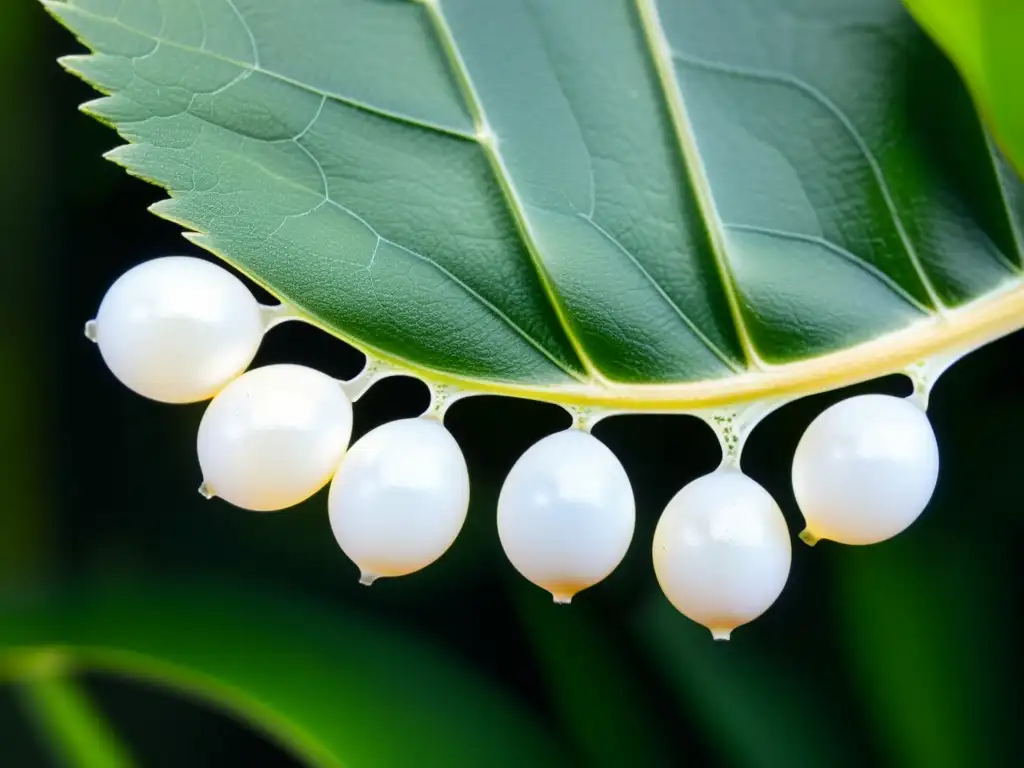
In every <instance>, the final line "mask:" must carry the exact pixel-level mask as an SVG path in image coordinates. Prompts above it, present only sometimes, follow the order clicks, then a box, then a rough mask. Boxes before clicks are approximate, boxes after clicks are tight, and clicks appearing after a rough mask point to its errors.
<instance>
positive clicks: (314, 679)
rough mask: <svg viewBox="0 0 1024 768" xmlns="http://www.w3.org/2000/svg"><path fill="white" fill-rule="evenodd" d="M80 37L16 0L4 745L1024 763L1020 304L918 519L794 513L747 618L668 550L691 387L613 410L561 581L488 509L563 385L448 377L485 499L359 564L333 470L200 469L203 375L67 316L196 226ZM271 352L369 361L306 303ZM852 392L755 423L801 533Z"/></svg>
mask: <svg viewBox="0 0 1024 768" xmlns="http://www.w3.org/2000/svg"><path fill="white" fill-rule="evenodd" d="M75 50H77V46H76V44H75V43H74V41H73V40H72V39H71V37H70V36H69V35H68V34H67V33H66V32H64V31H63V30H62V29H60V28H59V27H58V26H57V25H56V24H54V23H52V22H51V21H49V20H48V19H47V18H46V17H45V14H44V13H43V12H42V11H41V9H40V8H39V7H38V6H37V5H36V3H34V2H32V1H31V0H6V2H4V3H2V4H0V56H2V57H3V61H2V65H0V73H2V74H0V77H2V78H3V86H4V87H3V90H2V93H3V95H4V98H5V103H6V104H7V107H6V109H5V110H4V116H3V120H2V121H0V152H2V160H3V162H2V165H0V169H2V171H3V175H2V177H0V194H2V201H0V211H2V216H3V232H4V234H5V235H6V238H7V239H6V242H7V246H6V252H5V254H4V256H3V258H2V259H0V279H2V286H3V288H4V297H3V300H2V301H0V324H2V328H3V331H2V332H0V526H2V533H0V682H2V686H0V744H2V745H3V747H2V752H0V765H3V766H16V767H21V766H27V767H29V768H33V767H34V766H50V765H53V766H60V765H65V764H68V765H90V766H91V765H97V766H105V765H110V766H116V765H132V764H134V765H141V766H194V767H196V768H201V767H202V766H223V765H246V766H294V765H300V764H303V763H302V761H300V760H299V758H298V755H301V756H303V757H304V759H306V760H307V761H308V760H314V761H319V763H320V764H323V765H331V764H335V763H333V762H332V760H335V759H337V760H339V761H340V764H342V765H346V766H359V767H362V766H371V767H372V768H377V767H378V766H433V765H439V766H446V765H452V766H463V765H465V766H486V767H489V766H500V765H531V766H533V765H548V764H550V765H560V766H577V765H578V766H621V765H624V764H628V765H638V766H677V765H678V766H692V765H698V766H705V765H721V766H750V767H753V768H756V767H768V766H771V767H774V766H819V765H828V766H832V765H880V766H885V765H893V766H909V767H911V768H913V767H915V766H922V767H925V768H941V767H942V766H1002V765H1019V764H1022V763H1024V759H1022V756H1021V747H1020V741H1019V727H1020V723H1021V715H1022V711H1024V708H1022V706H1021V703H1020V699H1021V690H1022V685H1021V684H1022V682H1024V676H1022V662H1021V646H1022V643H1021V628H1022V625H1021V621H1022V607H1024V589H1022V585H1024V580H1022V579H1021V576H1022V572H1024V565H1022V563H1024V560H1022V558H1021V556H1020V553H1019V551H1020V542H1021V541H1022V533H1024V514H1022V512H1024V509H1022V507H1024V489H1022V487H1021V483H1020V478H1021V475H1020V472H1021V467H1022V463H1021V462H1022V459H1024V444H1022V441H1021V439H1020V435H1021V431H1022V428H1024V399H1022V398H1021V391H1022V384H1024V373H1022V367H1021V365H1020V359H1021V355H1022V352H1024V336H1022V335H1021V334H1017V335H1016V336H1014V337H1010V338H1007V339H1004V340H1002V341H1000V342H998V343H995V344H992V345H990V346H989V347H987V348H984V349H982V350H980V351H978V352H976V353H974V354H972V355H971V356H970V357H968V358H967V359H965V360H964V361H962V362H960V363H959V364H958V365H956V366H955V367H954V368H953V369H952V370H951V371H950V372H948V373H947V374H946V375H945V376H944V378H943V379H942V381H941V383H940V384H939V386H938V388H937V390H936V391H935V393H934V395H933V399H932V407H931V411H930V414H931V417H932V420H933V423H934V425H935V429H936V432H937V434H938V437H939V443H940V449H941V455H942V462H943V465H944V469H943V472H942V476H941V478H940V482H939V488H938V491H937V494H936V497H935V499H934V501H933V503H932V505H931V506H930V508H929V509H928V510H927V512H926V513H925V515H924V516H923V517H922V519H921V520H920V521H919V522H918V523H917V524H916V525H915V526H914V527H913V528H912V529H910V531H908V532H907V533H906V534H904V535H902V536H900V537H898V538H896V539H895V540H892V541H890V542H887V543H885V544H881V545H877V546H874V547H870V548H863V549H858V548H842V547H840V546H836V545H832V544H829V543H824V544H822V545H820V546H818V547H816V548H814V549H810V548H806V547H804V546H803V545H801V544H800V543H799V542H795V544H794V562H793V570H792V573H791V576H790V582H789V585H788V586H787V588H786V591H785V592H784V594H783V595H782V597H781V598H780V600H779V601H778V603H777V604H776V605H775V606H774V607H773V608H772V609H771V610H770V611H769V612H768V613H767V614H766V615H765V616H763V617H762V618H761V619H759V620H758V621H756V622H755V623H753V624H751V625H749V626H747V627H745V628H741V629H740V630H738V631H737V632H736V633H735V635H734V639H733V641H732V642H730V643H728V644H725V643H714V642H713V641H712V640H711V638H710V635H709V634H708V633H707V631H706V630H704V629H703V628H700V627H697V626H695V625H693V624H692V623H690V622H689V621H687V620H686V619H685V618H683V617H682V616H680V615H678V614H677V613H675V611H674V610H673V609H672V608H671V607H670V606H669V604H668V603H667V601H666V600H665V599H664V598H663V597H662V595H661V594H660V592H659V590H658V587H657V584H656V582H655V579H654V574H653V570H652V567H651V563H650V554H649V552H650V542H651V537H652V535H653V531H654V525H655V522H656V520H657V517H658V515H659V513H660V511H661V509H662V508H663V507H664V505H665V504H666V503H667V501H668V500H669V499H670V498H671V496H672V495H673V494H674V493H675V492H676V491H677V490H678V489H679V488H680V487H682V486H683V485H684V484H685V483H687V482H688V481H690V480H691V479H693V478H695V477H697V476H698V475H700V474H703V473H705V472H708V471H710V470H711V469H713V468H714V466H715V465H716V463H717V459H718V455H717V453H718V452H717V447H716V445H715V442H714V440H713V438H712V436H711V433H710V432H709V431H708V430H707V429H706V427H704V426H703V425H702V424H700V423H699V422H697V421H696V420H694V419H691V418H687V417H668V416H643V417H618V418H614V419H611V420H609V421H607V422H604V423H602V424H601V425H600V426H599V427H598V428H597V429H596V430H595V434H597V435H598V436H599V437H600V438H601V439H602V440H604V441H606V442H607V443H608V444H609V445H610V446H611V447H612V448H613V449H614V450H615V452H616V454H617V455H618V456H619V457H620V458H621V460H622V461H623V463H624V464H625V466H626V469H627V471H628V472H629V474H630V477H631V478H632V481H633V485H634V489H635V492H636V496H637V502H638V520H637V530H636V535H635V538H634V541H633V544H632V547H631V549H630V552H629V554H628V555H627V558H626V560H625V562H624V563H623V564H622V566H621V567H620V568H619V569H618V570H617V571H616V572H615V573H614V574H613V575H612V576H611V577H610V578H609V579H608V580H607V581H606V582H604V583H602V584H600V585H599V586H597V587H595V588H593V589H591V590H588V591H587V592H584V593H582V594H581V595H580V596H579V597H578V598H577V600H576V601H574V603H573V604H572V606H571V607H569V608H566V607H562V606H556V605H553V604H552V603H551V601H550V597H548V596H547V595H546V594H545V593H543V592H541V591H540V590H539V589H537V588H535V587H533V586H532V585H530V584H528V583H527V582H525V581H524V580H522V579H521V578H520V577H519V576H518V575H517V574H516V573H515V572H514V570H513V568H512V567H511V565H510V564H509V563H508V562H507V560H506V559H505V557H504V555H503V553H502V551H501V548H500V545H499V543H498V537H497V532H496V528H495V523H494V509H495V502H496V498H497V493H498V489H499V488H500V484H501V481H502V479H503V478H504V476H505V474H506V473H507V471H508V470H509V468H510V467H511V466H512V464H513V462H514V461H515V459H516V458H517V457H518V456H519V455H520V454H521V453H522V452H523V451H524V450H525V449H526V448H527V447H528V446H529V445H530V444H532V443H533V442H535V441H536V440H537V439H539V438H540V437H542V436H543V435H545V434H548V433H550V432H552V431H555V430H556V429H560V428H563V427H564V426H566V424H567V423H568V422H567V417H566V415H565V414H564V412H562V411H560V410H559V409H557V408H554V407H551V406H544V405H540V404H535V403H528V402H521V401H513V400H507V399H499V398H490V397H488V398H478V399H472V400H469V401H465V402H463V403H460V404H459V405H457V406H456V407H455V408H454V409H453V410H452V411H451V413H450V416H449V419H448V425H449V427H450V429H451V431H452V432H453V433H454V434H455V436H456V437H457V439H458V440H459V442H460V444H461V445H462V447H463V450H464V452H465V453H466V456H467V459H468V462H469V465H470V473H471V477H472V479H473V504H472V508H471V511H470V517H469V520H468V522H467V525H466V528H465V529H464V531H463V533H462V534H461V536H460V537H459V539H458V541H457V542H456V544H455V546H454V547H453V549H452V550H451V551H450V552H449V553H448V554H447V555H446V556H445V557H444V558H443V559H442V560H441V561H439V562H438V563H437V564H436V565H434V566H433V567H431V568H429V569H427V570H425V571H423V572H422V573H420V574H418V575H415V576H411V577H407V578H404V579H401V580H390V581H384V582H382V583H379V584H378V585H376V586H374V587H373V588H372V589H367V588H365V587H361V586H359V585H358V584H357V571H356V569H355V567H354V566H353V565H352V564H351V563H350V562H348V560H346V558H345V557H344V556H343V555H342V553H341V552H340V550H338V548H337V546H336V545H335V543H334V540H333V538H332V536H331V533H330V529H329V527H328V523H327V515H326V498H325V494H320V495H318V496H317V497H316V498H314V499H312V500H311V501H310V502H308V503H306V504H305V505H303V506H302V507H301V508H297V509H294V510H291V511H288V512H283V513H278V514H269V515H258V514H252V513H246V512H243V511H241V510H238V509H235V508H233V507H230V506H228V505H226V504H223V503H220V502H206V501H204V500H203V499H202V498H200V496H199V495H198V494H197V493H196V487H197V486H198V483H199V479H200V478H199V472H198V466H197V462H196V458H195V448H194V439H195V430H196V427H197V425H198V422H199V418H200V415H201V412H202V408H201V406H189V407H180V406H166V405H160V404H156V403H152V402H148V401H145V400H143V399H142V398H140V397H138V396H135V395H133V394H131V393H130V392H128V391H127V390H125V389H123V388H122V387H121V386H120V385H119V384H118V383H117V382H116V381H115V380H114V378H113V377H112V376H111V375H110V374H109V373H108V372H107V371H106V370H105V369H104V367H103V364H102V362H101V360H100V357H99V355H98V354H97V352H96V350H95V349H94V348H93V347H92V345H90V344H89V343H87V342H86V340H85V339H84V337H83V336H82V325H83V323H84V322H85V320H87V319H89V318H90V317H91V316H92V313H93V312H94V311H95V309H96V307H97V306H98V303H99V301H100V299H101V297H102V295H103V292H104V291H105V289H106V288H107V287H108V286H109V284H110V283H111V282H112V281H113V280H114V279H115V278H116V277H117V276H118V275H120V274H121V273H122V272H123V271H125V270H126V269H128V268H129V267H131V266H132V265H134V264H136V263H138V262H140V261H142V260H144V259H148V258H152V257H155V256H160V255H166V254H169V253H194V250H193V249H192V248H191V246H189V245H188V244H187V243H186V242H185V241H184V240H183V239H182V238H181V237H180V235H179V233H178V231H177V228H176V227H174V226H172V225H170V224H168V223H166V222H162V221H160V220H158V219H157V218H155V217H153V216H151V215H150V214H148V213H147V212H146V210H145V209H146V206H147V205H148V204H150V203H152V202H153V201H155V200H157V199H159V198H160V196H161V195H160V192H159V190H157V189H155V188H152V187H149V186H147V185H145V184H143V183H141V182H138V181H134V180H132V179H129V178H128V177H127V176H126V175H125V174H124V173H123V172H122V171H120V170H119V169H118V168H116V167H115V166H113V165H112V164H109V163H107V162H105V161H104V160H102V159H101V157H100V155H101V153H102V152H103V151H105V150H107V149H109V148H110V147H112V146H113V145H114V144H115V143H116V136H115V135H114V134H113V133H112V132H110V131H109V130H108V129H106V128H104V127H102V126H100V125H99V124H97V123H95V122H93V121H92V120H90V119H88V118H86V117H85V116H83V115H81V114H79V113H78V112H77V111H76V107H77V105H78V104H79V103H81V102H82V101H85V100H87V99H89V98H92V97H93V93H92V92H91V91H90V90H89V89H88V88H87V87H86V86H84V85H82V84H81V83H79V82H77V81H76V80H74V79H73V78H71V77H69V76H68V75H66V74H64V73H63V72H62V71H61V70H60V68H59V67H58V66H57V64H56V63H55V58H56V57H57V56H58V55H61V54H63V53H68V52H71V51H75ZM285 360H287V361H293V362H301V363H306V364H311V365H315V366H316V367H319V368H321V369H322V370H325V371H327V372H328V373H331V374H334V375H337V376H349V375H352V374H354V373H355V372H356V371H357V370H358V368H359V367H360V365H361V359H360V356H359V355H358V354H356V353H355V352H353V351H352V350H350V349H348V348H346V347H345V346H344V345H343V344H342V343H341V342H338V341H336V340H334V339H331V338H329V337H327V336H326V335H323V334H320V333H318V332H316V331H314V330H312V329H310V328H304V327H299V326H298V325H294V326H293V325H290V324H289V325H285V326H283V327H281V328H278V329H276V330H274V331H273V332H272V333H271V334H270V335H269V336H268V338H267V340H266V343H265V344H264V347H263V349H262V351H261V352H260V355H259V357H258V359H257V364H263V363H268V362H277V361H285ZM857 389H858V390H871V391H885V392H891V393H903V392H906V391H908V389H909V387H908V385H907V383H906V381H905V380H903V379H902V378H900V377H892V378H890V379H887V380H884V381H880V382H873V383H872V384H870V385H867V386H864V387H859V388H857ZM846 394H848V393H847V392H834V393H829V394H825V395H821V396H818V397H814V398H808V399H806V400H803V401H800V402H797V403H794V404H791V405H789V406H787V407H785V408H783V409H782V410H780V411H779V412H777V413H775V414H773V415H772V416H771V417H769V418H768V419H767V420H766V421H765V422H764V423H763V424H762V425H761V426H760V427H758V429H757V430H756V432H755V433H754V435H753V437H752V438H751V441H750V443H749V445H748V448H747V450H746V452H745V454H744V468H745V469H746V471H747V472H748V474H750V475H751V476H752V477H753V478H754V479H756V480H757V481H758V482H760V483H762V484H763V485H764V486H765V487H767V488H768V490H769V491H771V493H772V494H773V495H774V496H775V498H776V499H777V500H778V501H779V502H780V504H781V505H782V507H783V510H784V512H785V514H786V516H787V519H788V521H789V524H790V528H791V530H793V531H794V532H796V531H798V530H799V529H800V527H801V525H800V518H799V515H798V513H797V512H796V509H795V505H794V503H793V498H792V492H791V489H790V487H789V482H788V470H789V461H790V459H791V457H792V454H793V450H794V448H795V446H796V442H797V440H798V439H799V436H800V434H801V433H802V430H803V429H804V428H805V427H806V425H807V424H808V423H809V422H810V420H811V419H812V418H813V417H814V415H815V414H817V413H818V412H820V410H821V409H822V408H823V407H824V406H826V405H827V404H829V403H831V402H834V401H835V400H837V399H839V398H841V397H843V396H845V395H846ZM426 402H427V394H426V391H425V388H424V387H423V386H422V385H421V384H419V383H418V382H415V381H412V380H407V379H393V380H388V381H385V382H384V383H382V384H380V385H378V386H376V387H374V388H373V389H372V390H371V392H370V393H369V394H368V395H367V396H366V397H365V398H364V399H363V400H362V401H360V403H359V404H358V406H357V408H356V433H355V435H354V437H358V436H359V435H361V434H363V433H365V432H366V431H367V430H369V429H371V428H372V427H374V426H376V425H378V424H380V423H383V422H385V421H388V420H391V419H394V418H398V417H404V416H411V415H416V414H418V413H419V412H420V411H421V410H422V408H423V407H424V406H425V404H426ZM40 649H41V650H40ZM160 681H165V682H166V681H171V682H172V683H173V684H172V685H170V686H168V685H165V684H164V683H162V682H160ZM218 702H219V703H218ZM256 721H259V722H262V723H263V724H264V726H267V725H269V729H270V733H269V734H268V733H267V731H266V728H265V727H252V726H253V725H254V723H255V722H256ZM76 761H77V762H76Z"/></svg>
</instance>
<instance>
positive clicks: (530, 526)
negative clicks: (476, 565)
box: [498, 430, 636, 603]
mask: <svg viewBox="0 0 1024 768" xmlns="http://www.w3.org/2000/svg"><path fill="white" fill-rule="evenodd" d="M635 519H636V515H635V508H634V501H633V489H632V487H631V486H630V484H629V478H628V477H627V476H626V471H625V470H624V469H623V468H622V464H620V463H619V460H618V459H617V458H616V457H615V454H613V453H612V452H611V451H610V450H609V449H608V448H607V447H606V446H605V445H604V443H602V442H601V441H600V440H598V439H597V438H595V437H593V436H591V435H589V434H587V433H586V432H581V431H579V430H568V431H566V432H558V433H556V434H554V435H549V436H548V437H545V438H544V439H543V440H541V441H540V442H538V443H536V444H535V445H533V446H531V447H530V448H529V450H527V451H526V453H524V454H523V455H522V456H521V457H520V458H519V461H517V462H516V464H515V466H513V467H512V471H511V472H509V475H508V477H507V478H506V480H505V484H504V486H503V487H502V489H501V495H500V497H499V498H498V535H499V537H500V538H501V545H502V547H504V549H505V553H506V554H507V555H508V558H509V560H511V561H512V565H514V566H515V567H516V570H518V571H519V572H520V573H521V574H522V575H523V576H525V577H526V578H527V579H529V580H530V581H532V582H533V583H534V584H536V585H537V586H539V587H542V588H544V589H546V590H547V591H549V592H550V593H551V594H552V596H553V597H554V599H555V602H558V603H568V602H569V601H570V600H571V599H572V596H573V595H574V594H576V593H577V592H579V591H580V590H582V589H586V588H587V587H589V586H592V585H594V584H596V583H597V582H599V581H601V580H602V579H603V578H605V577H606V576H607V575H608V574H610V573H611V572H612V571H613V570H614V569H615V566H617V565H618V564H619V562H620V561H621V560H622V558H623V557H624V556H625V554H626V550H627V549H628V548H629V542H630V540H631V539H632V538H633V526H634V523H635Z"/></svg>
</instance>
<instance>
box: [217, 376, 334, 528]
mask: <svg viewBox="0 0 1024 768" xmlns="http://www.w3.org/2000/svg"><path fill="white" fill-rule="evenodd" d="M351 434H352V405H351V403H350V402H349V400H348V397H346V395H345V393H344V392H343V391H342V389H341V386H340V385H339V384H338V382H337V381H335V380H334V379H332V378H331V377H329V376H327V375H325V374H323V373H320V372H319V371H315V370H313V369H312V368H306V367H304V366H301V365H268V366H265V367H263V368H256V369H253V370H251V371H249V372H248V373H245V374H243V375H242V376H240V377H239V378H237V379H235V380H234V381H233V382H231V383H230V384H229V385H228V386H227V387H225V388H224V390H223V391H222V392H221V393H220V394H219V395H217V396H216V397H215V398H214V399H213V401H212V402H211V403H210V404H209V406H207V408H206V413H204V414H203V419H202V422H200V424H199V438H198V442H197V447H198V452H199V466H200V467H201V468H202V471H203V484H204V487H205V489H206V490H207V491H208V492H209V493H211V494H213V495H216V496H219V497H221V498H222V499H225V500H226V501H229V502H230V503H232V504H234V505H235V506H238V507H242V508H244V509H251V510H256V511H261V512H266V511H271V510H277V509H284V508H285V507H290V506H292V505H294V504H298V503H299V502H300V501H303V500H304V499H306V498H308V497H309V496H312V495H313V494H314V493H316V492H317V491H318V490H320V488H322V487H323V486H324V485H326V484H327V482H328V481H329V480H330V479H331V477H332V476H333V475H334V471H335V470H336V469H337V467H338V464H339V463H340V462H341V459H342V456H343V455H344V454H345V448H346V447H347V446H348V441H349V437H350V436H351Z"/></svg>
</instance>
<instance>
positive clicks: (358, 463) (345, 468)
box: [327, 418, 469, 584]
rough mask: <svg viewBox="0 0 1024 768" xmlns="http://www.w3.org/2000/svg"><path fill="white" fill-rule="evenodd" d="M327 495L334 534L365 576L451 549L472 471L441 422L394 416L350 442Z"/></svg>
mask: <svg viewBox="0 0 1024 768" xmlns="http://www.w3.org/2000/svg"><path fill="white" fill-rule="evenodd" d="M327 503H328V509H329V511H330V519H331V528H332V530H333V531H334V537H335V538H336V539H337V540H338V544H339V545H340V546H341V549H342V550H343V551H344V552H345V554H346V555H348V557H349V558H350V559H351V560H352V561H353V562H354V563H355V564H356V565H358V566H359V569H360V571H361V581H363V583H366V584H369V583H372V582H373V581H374V580H375V579H376V578H378V577H380V576H404V575H405V574H408V573H412V572H414V571H418V570H419V569H421V568H424V567H426V566H428V565H430V564H431V563H432V562H434V561H435V560H437V559H438V558H439V557H440V556H441V555H443V554H444V553H445V552H446V551H447V550H448V548H449V547H450V546H451V545H452V542H454V541H455V537H456V536H457V535H458V533H459V531H460V530H461V529H462V524H463V523H464V522H465V520H466V511H467V510H468V509H469V471H468V469H467V468H466V460H465V458H464V457H463V455H462V451H461V450H460V449H459V444H458V443H457V442H456V441H455V438H454V437H452V436H451V433H450V432H448V430H447V429H445V428H444V425H443V424H441V422H439V421H435V420H433V419H423V418H421V419H401V420H399V421H392V422H389V423H387V424H384V425H382V426H379V427H377V428H376V429H374V430H372V431H371V432H368V433H367V434H366V435H364V436H363V437H362V438H360V439H359V440H358V441H356V443H355V445H353V446H352V447H351V448H350V449H349V451H348V453H347V454H346V455H345V458H344V459H343V460H342V462H341V466H340V467H339V468H338V472H337V474H335V476H334V480H333V481H332V482H331V493H330V497H329V499H328V502H327Z"/></svg>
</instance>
